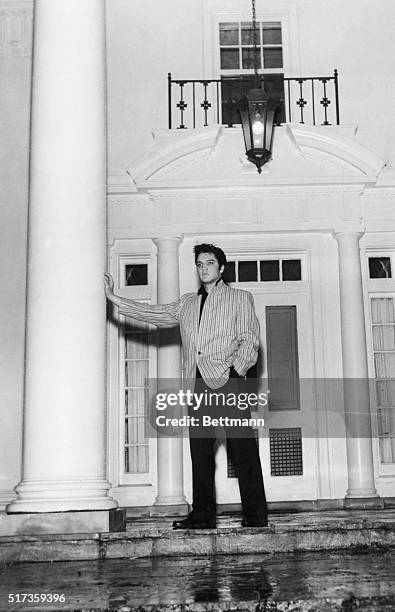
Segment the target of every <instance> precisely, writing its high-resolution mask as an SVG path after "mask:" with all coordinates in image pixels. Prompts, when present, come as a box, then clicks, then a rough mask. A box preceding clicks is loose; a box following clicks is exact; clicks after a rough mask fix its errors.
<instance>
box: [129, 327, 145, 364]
mask: <svg viewBox="0 0 395 612" xmlns="http://www.w3.org/2000/svg"><path fill="white" fill-rule="evenodd" d="M125 357H126V359H144V358H147V357H148V334H146V333H140V334H139V333H137V334H133V333H131V334H127V335H126V354H125Z"/></svg>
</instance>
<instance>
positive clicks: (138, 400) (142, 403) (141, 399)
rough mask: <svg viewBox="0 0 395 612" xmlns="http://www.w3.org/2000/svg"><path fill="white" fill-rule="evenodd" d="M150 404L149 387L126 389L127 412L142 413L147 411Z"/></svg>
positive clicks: (130, 413) (127, 413)
mask: <svg viewBox="0 0 395 612" xmlns="http://www.w3.org/2000/svg"><path fill="white" fill-rule="evenodd" d="M146 406H148V390H147V389H126V391H125V414H126V415H129V416H131V415H140V416H142V415H143V414H145V412H146V408H145V407H146Z"/></svg>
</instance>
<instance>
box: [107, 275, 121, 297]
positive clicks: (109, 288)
mask: <svg viewBox="0 0 395 612" xmlns="http://www.w3.org/2000/svg"><path fill="white" fill-rule="evenodd" d="M103 282H104V293H105V294H106V298H107V299H108V300H109V301H110V302H112V303H113V304H119V302H120V300H119V298H118V296H116V295H115V294H114V279H113V277H112V276H111V274H109V273H108V272H105V274H104V278H103Z"/></svg>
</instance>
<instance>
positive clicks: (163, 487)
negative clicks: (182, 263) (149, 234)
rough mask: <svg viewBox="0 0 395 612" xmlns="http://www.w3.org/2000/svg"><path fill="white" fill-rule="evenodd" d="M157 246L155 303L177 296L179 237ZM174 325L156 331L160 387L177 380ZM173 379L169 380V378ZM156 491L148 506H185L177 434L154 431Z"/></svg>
mask: <svg viewBox="0 0 395 612" xmlns="http://www.w3.org/2000/svg"><path fill="white" fill-rule="evenodd" d="M154 242H155V244H156V245H157V247H158V260H157V261H158V303H160V304H166V303H169V302H174V301H175V300H178V299H179V297H180V281H179V253H178V246H179V244H180V242H181V239H180V238H179V237H170V238H168V237H166V238H156V239H155V240H154ZM178 337H179V336H178V330H177V329H176V328H173V329H168V330H163V331H161V332H160V337H159V347H158V381H159V387H162V389H164V390H166V389H171V390H174V383H176V384H177V383H178V382H179V381H180V380H181V353H180V345H179V340H178ZM172 381H173V382H172ZM157 440H158V494H157V497H156V500H155V504H154V507H153V509H152V512H153V514H155V512H156V511H157V512H160V507H161V506H162V507H163V506H164V507H165V508H164V510H166V507H167V506H173V507H174V506H179V507H180V506H181V508H180V510H181V512H183V511H185V509H186V500H185V497H184V483H183V441H182V438H181V437H178V436H177V437H166V434H163V435H161V433H160V431H159V432H158V438H157Z"/></svg>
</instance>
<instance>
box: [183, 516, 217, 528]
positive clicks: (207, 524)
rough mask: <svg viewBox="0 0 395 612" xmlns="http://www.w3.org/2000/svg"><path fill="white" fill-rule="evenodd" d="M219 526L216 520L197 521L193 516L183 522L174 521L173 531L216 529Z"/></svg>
mask: <svg viewBox="0 0 395 612" xmlns="http://www.w3.org/2000/svg"><path fill="white" fill-rule="evenodd" d="M216 526H217V522H216V519H215V518H213V519H209V520H201V519H200V520H197V519H196V518H193V517H191V516H187V518H185V519H182V520H181V521H173V529H215V528H216Z"/></svg>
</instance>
